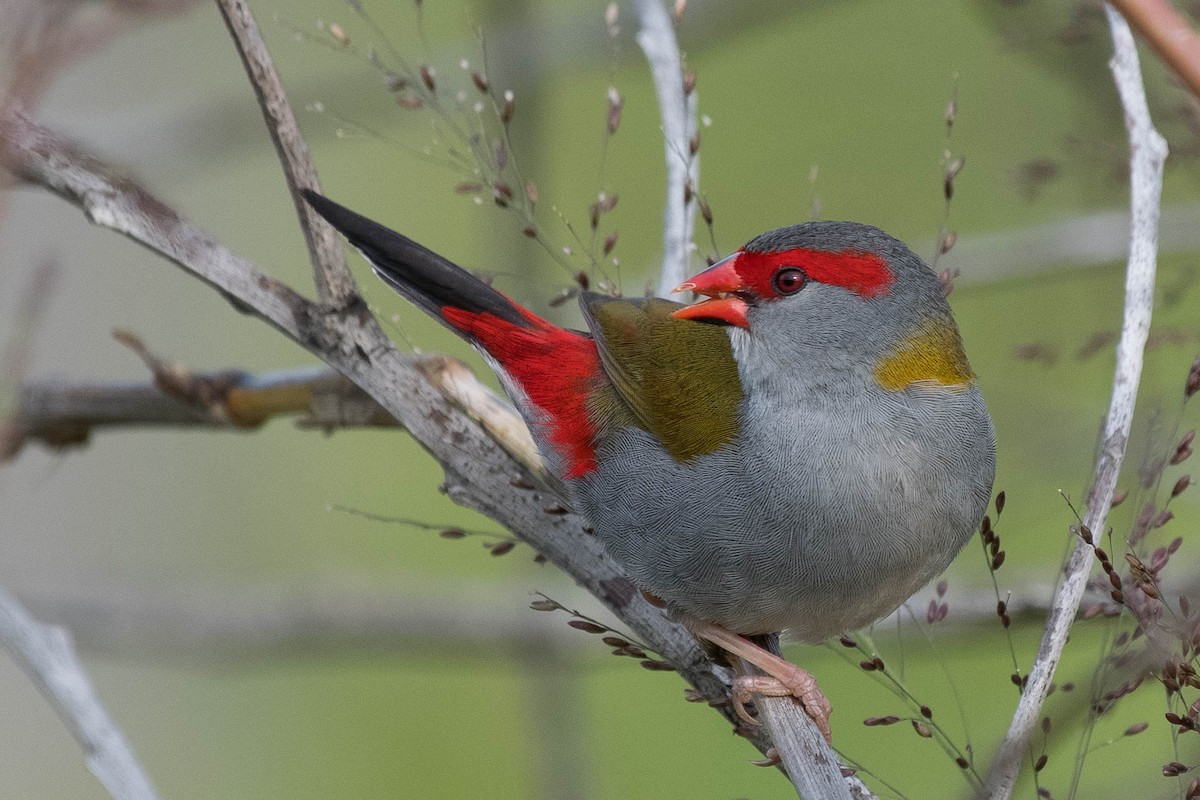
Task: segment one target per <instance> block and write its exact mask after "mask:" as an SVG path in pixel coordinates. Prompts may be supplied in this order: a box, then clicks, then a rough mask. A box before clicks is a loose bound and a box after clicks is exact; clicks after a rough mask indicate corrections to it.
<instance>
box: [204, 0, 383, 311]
mask: <svg viewBox="0 0 1200 800" xmlns="http://www.w3.org/2000/svg"><path fill="white" fill-rule="evenodd" d="M217 6H218V7H219V8H220V9H221V16H222V17H224V19H225V25H226V26H227V27H228V28H229V32H230V34H232V35H233V40H234V42H235V43H236V44H237V49H238V54H239V55H240V56H241V57H242V65H243V66H244V67H245V68H246V74H247V75H248V76H249V77H250V84H251V85H252V86H253V87H254V93H255V95H256V96H257V97H258V105H259V107H260V108H261V109H262V112H263V118H264V120H265V121H266V123H267V131H268V133H270V135H271V141H272V142H273V143H274V144H275V151H276V152H277V153H278V154H279V161H280V163H281V164H282V165H283V174H284V177H285V178H286V179H287V187H288V192H290V193H291V195H292V203H293V204H294V205H295V206H296V213H297V214H298V215H299V217H300V220H301V225H300V227H301V229H302V230H303V232H304V241H305V243H306V244H307V245H308V253H309V258H310V260H311V261H312V268H313V280H314V281H315V283H316V286H317V297H318V298H320V301H321V304H322V305H323V306H325V307H327V308H331V309H346V308H349V307H350V306H353V305H354V304H355V303H358V302H361V301H360V298H359V295H358V286H357V284H355V282H354V277H353V276H352V275H351V274H350V269H349V268H348V267H347V266H346V256H345V252H344V251H343V250H342V245H341V242H340V241H339V240H338V238H337V234H336V233H334V230H333V228H332V227H331V226H330V225H329V223H327V222H326V221H325V220H324V219H322V218H321V217H320V216H319V215H318V214H317V213H316V212H315V211H313V210H312V209H311V208H310V207H309V205H308V203H306V202H304V198H303V197H301V196H300V189H315V190H319V189H320V188H321V186H320V184H319V183H318V182H317V170H316V168H315V167H313V164H312V159H310V158H309V155H308V145H307V143H305V141H304V137H302V136H301V135H300V128H299V126H297V125H296V116H295V115H294V114H293V113H292V106H291V104H290V103H289V102H288V99H287V94H285V93H284V91H283V81H281V80H280V78H279V73H278V72H276V70H275V65H274V63H273V62H272V61H271V56H270V54H269V53H268V52H267V45H266V43H265V42H264V41H263V39H262V36H261V35H260V34H259V32H258V25H257V24H256V23H255V21H254V16H253V15H252V14H251V13H250V8H249V7H248V6H247V5H246V3H245V0H217Z"/></svg>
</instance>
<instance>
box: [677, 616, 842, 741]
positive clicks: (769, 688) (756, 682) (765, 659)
mask: <svg viewBox="0 0 1200 800" xmlns="http://www.w3.org/2000/svg"><path fill="white" fill-rule="evenodd" d="M687 625H688V628H690V629H691V631H692V633H694V634H696V635H697V636H699V637H701V638H702V639H705V640H707V641H710V642H712V643H713V644H715V645H717V646H719V647H721V648H722V649H723V650H726V651H728V652H729V653H731V654H733V655H735V656H740V657H741V658H743V659H745V660H746V661H748V662H750V663H751V664H753V665H754V666H756V667H758V668H759V669H761V670H762V671H763V672H765V673H767V674H766V675H741V676H738V677H737V678H736V679H734V682H733V709H734V711H735V712H736V713H737V715H738V716H739V717H741V718H742V719H743V720H745V721H746V722H749V723H751V724H754V725H757V724H758V720H756V719H755V718H754V717H752V716H751V715H750V713H749V712H748V711H746V703H747V702H749V701H750V700H751V699H752V698H753V696H754V695H756V694H758V695H762V696H765V697H794V698H796V699H797V700H799V701H800V704H801V705H802V706H803V708H804V713H806V714H808V716H809V717H810V718H811V719H812V721H813V722H814V723H816V725H817V728H818V729H819V730H820V731H821V735H822V736H824V737H825V741H827V742H828V741H830V740H831V737H832V731H831V730H830V727H829V715H830V714H831V713H833V708H832V707H831V706H830V705H829V700H828V699H826V697H825V695H824V694H823V693H822V692H821V689H820V687H818V686H817V679H816V678H814V677H813V676H812V675H811V674H810V673H808V672H806V671H805V670H802V669H800V667H797V666H796V665H795V664H792V663H791V662H789V661H786V660H784V659H783V658H782V657H780V656H777V655H775V654H774V653H772V652H770V651H769V650H765V649H763V648H762V647H759V646H758V645H756V644H755V643H754V642H752V641H750V640H749V639H747V638H746V637H744V636H739V635H738V634H736V633H734V632H733V631H731V630H729V629H728V628H725V627H724V626H721V625H717V624H714V623H711V622H699V621H696V620H688V622H687Z"/></svg>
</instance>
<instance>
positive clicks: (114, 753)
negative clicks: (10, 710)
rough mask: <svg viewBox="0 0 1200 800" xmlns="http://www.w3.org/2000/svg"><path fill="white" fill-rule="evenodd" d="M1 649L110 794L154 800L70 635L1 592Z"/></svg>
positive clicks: (132, 799) (124, 799) (124, 798)
mask: <svg viewBox="0 0 1200 800" xmlns="http://www.w3.org/2000/svg"><path fill="white" fill-rule="evenodd" d="M0 645H2V646H3V647H4V649H5V650H7V651H8V653H9V655H11V656H12V657H13V659H14V660H15V661H16V662H17V663H18V664H19V665H20V667H21V669H23V670H24V671H25V673H26V674H27V675H29V677H30V679H32V680H33V682H34V683H36V684H37V686H38V689H40V690H41V692H42V694H44V695H45V696H46V699H47V700H49V701H50V703H51V704H52V705H53V706H54V709H55V711H57V712H58V714H59V716H60V717H62V719H63V722H65V723H66V725H67V728H68V729H69V730H70V731H71V735H72V736H74V737H75V740H76V741H77V742H79V746H80V747H82V748H83V752H84V754H85V756H86V757H87V765H88V769H89V770H91V772H92V774H93V775H95V776H96V778H97V779H99V781H100V783H102V784H103V785H104V788H105V789H107V790H108V793H109V794H110V795H112V796H113V797H114V798H116V800H155V798H156V797H157V795H156V794H155V793H154V788H153V787H152V786H151V785H150V780H149V778H147V777H146V775H145V773H144V772H142V768H141V767H140V766H139V765H138V763H137V759H136V758H134V756H133V752H132V751H131V750H130V749H129V745H128V744H127V743H126V742H125V737H123V736H122V735H121V732H120V731H119V730H117V728H116V726H115V725H113V723H112V720H111V719H109V716H108V712H106V711H105V710H104V706H103V705H101V704H100V700H99V698H97V697H96V693H95V691H94V690H93V689H92V684H91V682H90V681H89V680H88V678H87V675H86V674H85V673H84V671H83V666H82V665H81V664H80V663H79V660H78V659H77V658H76V657H75V651H74V649H73V648H72V647H71V641H70V638H69V637H68V636H67V634H66V631H64V630H62V629H60V628H53V627H50V626H47V625H42V624H40V623H39V622H37V621H36V620H35V619H33V617H31V616H29V613H28V612H27V611H26V610H25V609H24V608H22V607H21V604H20V603H19V602H17V599H16V598H15V597H13V596H12V595H10V594H9V593H8V592H6V591H4V590H3V589H0Z"/></svg>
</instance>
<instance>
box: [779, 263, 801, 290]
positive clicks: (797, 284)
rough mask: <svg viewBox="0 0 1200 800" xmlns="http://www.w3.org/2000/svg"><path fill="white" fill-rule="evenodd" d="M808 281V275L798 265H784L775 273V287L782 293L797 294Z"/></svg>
mask: <svg viewBox="0 0 1200 800" xmlns="http://www.w3.org/2000/svg"><path fill="white" fill-rule="evenodd" d="M806 283H808V276H807V275H805V274H804V270H802V269H800V268H798V267H784V268H783V269H781V270H779V272H776V273H775V289H776V290H777V291H778V292H779V293H780V294H795V293H796V292H798V291H800V290H801V289H803V288H804V284H806Z"/></svg>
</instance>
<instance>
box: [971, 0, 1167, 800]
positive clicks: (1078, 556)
mask: <svg viewBox="0 0 1200 800" xmlns="http://www.w3.org/2000/svg"><path fill="white" fill-rule="evenodd" d="M1104 11H1105V14H1106V15H1107V17H1108V24H1109V27H1110V28H1111V29H1112V39H1113V57H1112V61H1111V62H1110V68H1111V69H1112V72H1113V79H1114V80H1115V81H1116V84H1117V91H1118V93H1119V94H1120V96H1121V105H1122V106H1123V108H1124V110H1125V126H1126V128H1127V129H1128V132H1129V148H1130V162H1129V163H1130V217H1131V219H1130V243H1129V262H1128V266H1127V269H1126V274H1125V313H1124V320H1123V323H1122V326H1121V338H1120V341H1119V342H1118V343H1117V353H1116V369H1115V372H1114V375H1113V390H1112V398H1111V400H1110V401H1109V407H1108V416H1107V417H1106V418H1105V422H1104V432H1103V437H1102V439H1101V447H1100V454H1099V456H1098V458H1097V461H1096V470H1095V476H1094V478H1093V480H1092V487H1091V489H1090V490H1089V492H1088V503H1087V513H1086V514H1085V515H1084V524H1085V525H1087V526H1088V528H1090V529H1091V530H1092V531H1095V533H1096V535H1100V534H1101V533H1102V532H1103V530H1104V525H1105V522H1106V520H1107V516H1108V509H1109V507H1110V505H1111V503H1112V496H1113V490H1114V489H1115V487H1116V484H1117V476H1118V475H1119V474H1120V471H1121V462H1122V460H1123V459H1124V457H1125V448H1126V444H1127V443H1128V440H1129V430H1130V426H1131V424H1132V421H1133V410H1134V405H1135V402H1136V400H1137V390H1138V383H1139V381H1140V379H1141V373H1142V356H1143V351H1144V348H1145V345H1146V338H1147V336H1148V335H1149V332H1150V316H1151V311H1152V309H1153V300H1154V273H1155V259H1156V254H1157V238H1158V212H1159V201H1160V196H1161V193H1162V170H1163V162H1164V161H1165V160H1166V157H1167V143H1166V141H1165V140H1164V139H1163V138H1162V137H1161V136H1160V135H1159V134H1158V132H1157V131H1156V130H1155V129H1154V125H1153V123H1152V122H1151V120H1150V111H1149V109H1148V108H1147V106H1146V94H1145V88H1144V87H1143V85H1142V77H1141V70H1140V69H1139V67H1138V57H1137V47H1136V45H1135V44H1134V41H1133V34H1132V33H1131V32H1130V30H1129V26H1128V25H1127V24H1126V23H1125V20H1124V19H1123V18H1122V17H1121V16H1120V15H1119V14H1118V13H1117V12H1116V11H1114V10H1113V9H1112V7H1111V6H1109V5H1107V4H1106V5H1105V6H1104ZM1091 562H1092V553H1091V547H1089V546H1088V545H1087V544H1086V543H1085V542H1084V541H1083V539H1082V538H1080V539H1079V541H1078V542H1076V545H1075V549H1074V551H1073V552H1072V553H1071V556H1070V558H1069V559H1068V561H1067V566H1066V570H1065V574H1064V577H1063V581H1062V584H1061V586H1060V587H1059V591H1058V594H1057V595H1056V597H1055V600H1054V603H1053V605H1052V607H1051V610H1050V615H1049V619H1048V620H1047V623H1046V632H1045V634H1044V635H1043V637H1042V643H1041V646H1040V647H1039V648H1038V654H1037V658H1036V660H1035V661H1034V663H1033V668H1032V669H1031V670H1030V673H1029V680H1028V683H1027V684H1026V686H1025V688H1024V691H1023V692H1022V694H1021V700H1020V702H1019V703H1018V705H1017V710H1016V713H1015V714H1014V715H1013V721H1012V724H1011V725H1010V727H1009V730H1008V734H1007V735H1006V736H1005V738H1004V741H1003V742H1002V743H1001V745H1000V748H999V750H998V752H997V754H996V759H995V761H994V762H993V765H992V769H991V773H990V774H989V776H988V781H987V783H986V788H985V792H984V793H985V796H987V797H988V798H991V800H1006V798H1008V797H1009V796H1010V795H1011V794H1012V790H1013V787H1014V786H1015V784H1016V781H1017V776H1018V774H1019V773H1020V766H1021V760H1022V757H1023V755H1024V754H1025V751H1026V748H1027V747H1028V744H1029V739H1030V736H1031V735H1032V733H1033V731H1034V729H1035V727H1036V726H1037V724H1038V721H1039V718H1040V716H1041V709H1042V705H1043V704H1044V703H1045V700H1046V696H1047V694H1048V693H1049V691H1050V681H1051V679H1052V678H1053V676H1054V670H1055V668H1056V667H1057V666H1058V662H1059V659H1060V658H1061V657H1062V652H1063V648H1064V647H1065V646H1066V642H1067V634H1068V632H1069V631H1070V629H1071V623H1072V621H1073V620H1074V618H1075V614H1076V612H1077V611H1078V609H1079V602H1080V600H1081V598H1082V597H1083V592H1084V588H1085V585H1086V583H1087V576H1088V568H1089V566H1090V564H1091Z"/></svg>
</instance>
